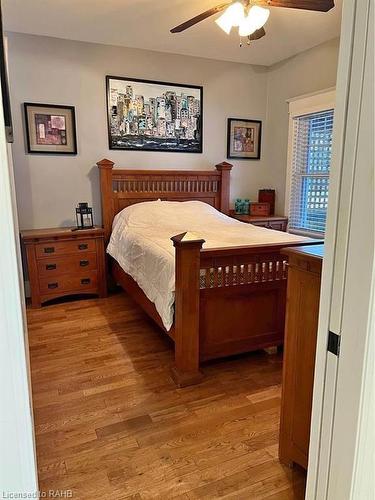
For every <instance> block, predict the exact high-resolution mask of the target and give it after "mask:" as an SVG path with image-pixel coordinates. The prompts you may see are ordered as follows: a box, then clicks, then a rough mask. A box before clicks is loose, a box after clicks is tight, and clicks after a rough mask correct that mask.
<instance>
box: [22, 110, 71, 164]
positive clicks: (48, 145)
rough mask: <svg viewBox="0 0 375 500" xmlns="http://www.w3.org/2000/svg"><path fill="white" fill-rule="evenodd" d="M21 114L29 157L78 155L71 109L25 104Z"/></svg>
mask: <svg viewBox="0 0 375 500" xmlns="http://www.w3.org/2000/svg"><path fill="white" fill-rule="evenodd" d="M24 114H25V129H26V130H25V133H26V146H27V152H28V153H29V154H47V155H60V154H62V155H76V154H77V132H76V116H75V107H74V106H65V105H60V104H41V103H32V102H25V103H24Z"/></svg>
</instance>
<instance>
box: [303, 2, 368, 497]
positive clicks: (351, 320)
mask: <svg viewBox="0 0 375 500" xmlns="http://www.w3.org/2000/svg"><path fill="white" fill-rule="evenodd" d="M336 88H337V92H336V111H335V132H334V154H333V160H332V169H331V185H330V202H329V213H328V224H327V235H326V258H325V262H324V268H323V278H322V293H321V313H320V317H319V332H318V346H317V360H316V367H315V385H314V400H313V416H312V428H311V438H310V455H309V471H308V482H307V493H306V498H307V499H309V500H313V499H314V500H315V499H316V500H325V499H329V500H351V499H353V500H357V499H358V500H373V499H374V498H375V491H374V490H373V489H372V488H373V485H374V475H375V474H374V471H375V468H374V461H373V460H374V452H373V448H372V449H371V447H373V446H374V422H372V424H371V425H369V419H370V418H371V414H372V415H374V408H373V405H374V400H373V399H371V398H373V390H374V383H373V373H374V371H373V369H374V366H373V363H374V357H373V356H374V348H373V345H374V344H373V342H374V340H373V339H374V329H373V327H374V324H373V315H372V309H373V288H374V283H375V281H374V272H373V271H374V242H375V240H374V140H375V138H374V0H344V5H343V22H342V30H341V47H340V57H339V69H338V80H337V87H336ZM329 331H331V332H333V334H336V335H338V340H339V341H340V351H339V353H338V355H335V354H333V353H331V352H328V351H327V338H328V332H329ZM333 338H335V337H333ZM371 356H372V360H371ZM371 410H372V411H371ZM365 430H367V431H368V432H367V434H364V431H365ZM371 441H372V442H371ZM371 482H372V484H371Z"/></svg>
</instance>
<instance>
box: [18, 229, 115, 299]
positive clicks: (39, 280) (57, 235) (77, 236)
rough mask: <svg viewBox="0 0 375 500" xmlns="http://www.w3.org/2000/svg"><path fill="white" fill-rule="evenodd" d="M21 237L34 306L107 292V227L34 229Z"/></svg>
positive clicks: (104, 294) (101, 294)
mask: <svg viewBox="0 0 375 500" xmlns="http://www.w3.org/2000/svg"><path fill="white" fill-rule="evenodd" d="M21 238H22V242H23V244H24V246H25V249H26V257H27V266H28V272H29V281H30V289H31V304H32V307H41V304H42V303H44V302H47V301H48V300H51V299H55V298H57V297H62V296H65V295H75V294H97V295H99V296H100V297H105V296H106V295H107V283H106V270H105V252H104V231H103V229H101V228H94V229H85V230H81V231H72V230H71V228H56V229H33V230H27V231H21Z"/></svg>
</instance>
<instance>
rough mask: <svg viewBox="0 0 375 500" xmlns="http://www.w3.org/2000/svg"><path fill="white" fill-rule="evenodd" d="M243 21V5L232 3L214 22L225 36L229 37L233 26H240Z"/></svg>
mask: <svg viewBox="0 0 375 500" xmlns="http://www.w3.org/2000/svg"><path fill="white" fill-rule="evenodd" d="M244 19H245V12H244V6H243V4H242V3H241V2H234V3H232V4H231V5H230V6H229V7H228V8H227V9H225V11H224V13H223V14H222V15H221V16H220V17H219V18H218V19H216V21H215V22H216V24H217V25H218V26H219V27H220V28H221V29H222V30H223V31H225V33H226V34H227V35H229V33H230V32H231V29H232V28H233V26H240V24H241V23H242V22H243V20H244Z"/></svg>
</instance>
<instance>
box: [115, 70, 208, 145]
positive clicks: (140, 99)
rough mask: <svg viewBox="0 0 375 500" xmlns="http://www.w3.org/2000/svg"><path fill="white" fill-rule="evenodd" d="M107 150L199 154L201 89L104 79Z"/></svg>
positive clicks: (141, 81)
mask: <svg viewBox="0 0 375 500" xmlns="http://www.w3.org/2000/svg"><path fill="white" fill-rule="evenodd" d="M106 81H107V111H108V140H109V148H110V149H120V150H121V149H125V150H132V151H166V152H168V151H170V152H181V153H202V130H203V128H202V127H203V125H202V106H203V87H200V86H195V85H182V84H179V83H166V82H157V81H152V80H139V79H134V78H123V77H117V76H107V78H106Z"/></svg>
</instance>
